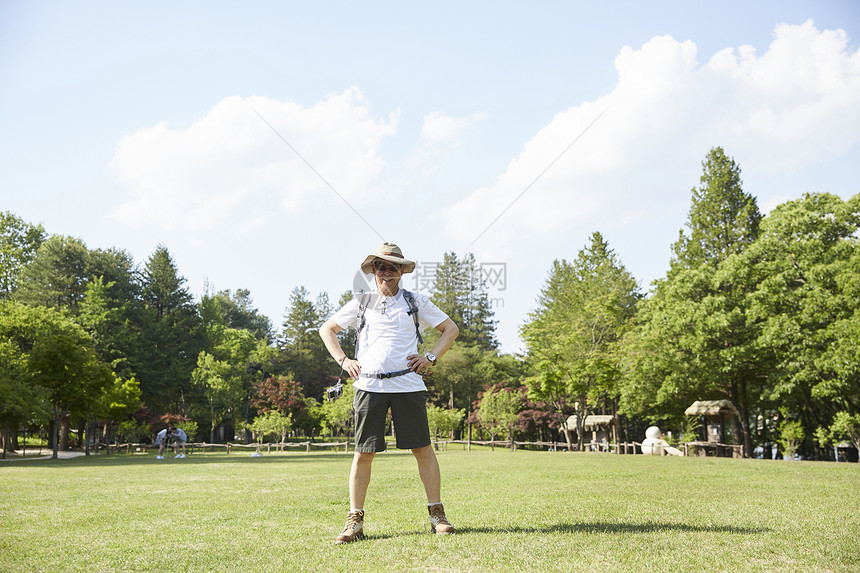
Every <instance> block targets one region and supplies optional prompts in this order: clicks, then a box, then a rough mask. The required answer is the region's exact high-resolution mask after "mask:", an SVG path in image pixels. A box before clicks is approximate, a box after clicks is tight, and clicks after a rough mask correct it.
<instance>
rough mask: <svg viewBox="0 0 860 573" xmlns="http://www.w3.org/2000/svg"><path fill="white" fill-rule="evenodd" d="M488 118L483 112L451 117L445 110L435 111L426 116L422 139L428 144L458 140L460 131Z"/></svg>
mask: <svg viewBox="0 0 860 573" xmlns="http://www.w3.org/2000/svg"><path fill="white" fill-rule="evenodd" d="M486 118H487V116H486V114H483V113H473V114H472V115H470V116H468V117H451V116H450V115H448V114H447V113H445V112H444V111H434V112H431V113H429V114H427V115H425V116H424V125H422V127H421V139H422V140H423V142H424V143H426V144H428V145H440V144H443V143H451V142H456V140H457V137H458V136H459V135H460V132H462V131H463V130H464V129H466V128H467V127H469V126H471V125H473V124H475V123H476V122H478V121H483V120H485V119H486Z"/></svg>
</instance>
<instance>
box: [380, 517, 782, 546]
mask: <svg viewBox="0 0 860 573" xmlns="http://www.w3.org/2000/svg"><path fill="white" fill-rule="evenodd" d="M658 531H680V532H692V533H735V534H739V535H754V534H759V533H765V532H769V531H770V529H768V528H766V527H736V526H733V525H689V524H686V523H661V522H651V523H618V522H611V521H598V522H593V523H556V524H552V525H544V526H536V527H468V526H465V527H457V533H455V534H454V535H470V534H476V533H495V534H504V533H507V534H510V533H528V534H539V533H611V534H615V533H618V534H625V535H628V534H635V533H654V532H658ZM429 534H430V532H429V529H421V530H413V531H404V532H403V533H366V534H365V535H366V537H365V540H367V541H374V540H382V539H393V538H396V537H406V536H410V535H416V536H426V535H429Z"/></svg>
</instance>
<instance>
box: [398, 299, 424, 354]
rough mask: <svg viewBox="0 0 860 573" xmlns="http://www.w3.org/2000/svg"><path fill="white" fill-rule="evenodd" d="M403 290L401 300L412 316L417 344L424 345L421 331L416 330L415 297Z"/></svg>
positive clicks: (416, 308) (416, 306) (416, 311)
mask: <svg viewBox="0 0 860 573" xmlns="http://www.w3.org/2000/svg"><path fill="white" fill-rule="evenodd" d="M402 290H403V298H404V299H405V300H406V304H408V305H409V314H411V315H412V320H413V321H415V336H417V337H418V344H424V339H423V338H422V337H421V330H419V328H418V304H417V303H416V302H415V297H414V296H412V293H411V292H409V291H408V290H406V289H402Z"/></svg>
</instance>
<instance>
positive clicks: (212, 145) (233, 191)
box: [112, 88, 400, 230]
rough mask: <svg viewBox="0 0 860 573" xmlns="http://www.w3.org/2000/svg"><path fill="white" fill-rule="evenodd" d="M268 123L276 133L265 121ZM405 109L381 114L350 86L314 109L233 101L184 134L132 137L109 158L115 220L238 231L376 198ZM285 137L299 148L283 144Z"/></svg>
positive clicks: (163, 127) (164, 130)
mask: <svg viewBox="0 0 860 573" xmlns="http://www.w3.org/2000/svg"><path fill="white" fill-rule="evenodd" d="M255 111H256V112H258V113H259V114H260V116H262V117H263V118H265V120H266V122H268V123H269V124H271V126H272V128H274V130H276V131H277V134H276V133H275V132H274V131H273V130H272V129H271V128H269V127H268V126H267V125H266V123H264V122H263V121H261V119H260V117H258V115H257V114H256V113H255ZM399 113H400V112H399V110H398V111H395V112H392V113H391V114H389V115H388V117H387V118H376V117H373V115H372V114H371V112H370V106H369V103H368V102H367V101H366V100H365V98H364V96H363V95H362V93H361V91H360V90H358V89H357V88H350V89H348V90H346V91H344V92H343V93H341V94H336V95H332V96H330V97H328V98H327V99H326V100H324V101H321V102H319V103H317V104H316V105H314V106H313V107H308V108H306V107H302V106H301V105H299V104H296V103H293V102H282V101H277V100H273V99H268V98H264V97H249V98H241V97H238V96H235V97H229V98H226V99H224V100H222V101H221V102H219V103H218V104H216V105H215V106H214V107H212V109H210V110H209V111H208V112H207V113H206V115H205V116H203V117H201V118H200V119H198V120H196V121H194V122H193V123H192V124H191V125H190V126H188V127H186V128H177V129H171V128H169V127H168V126H167V124H166V123H160V124H158V125H156V126H154V127H150V128H147V129H143V130H141V131H139V132H137V133H134V134H131V135H127V136H126V137H124V138H123V139H122V141H121V142H120V143H119V145H118V146H117V148H116V151H115V154H114V158H113V161H112V168H113V169H114V171H115V173H116V175H117V177H118V181H119V184H120V185H121V188H122V191H123V202H122V204H121V205H120V206H119V207H118V208H117V209H116V210H115V211H114V213H113V216H114V217H116V218H117V219H119V220H120V221H122V222H123V223H125V224H128V225H143V224H156V225H161V226H163V227H166V228H176V227H183V228H187V229H192V230H196V229H212V228H218V227H219V225H221V224H222V223H223V222H224V220H225V219H226V218H227V217H228V216H229V217H230V218H231V222H232V223H233V225H234V226H235V227H236V228H241V227H242V222H243V221H242V219H243V217H238V220H237V214H239V213H243V214H244V220H245V221H246V222H247V221H254V220H256V221H259V220H260V219H261V218H265V217H267V216H269V215H271V213H272V212H273V211H275V212H277V211H286V212H290V211H296V210H298V209H299V208H300V207H301V206H303V205H305V204H306V203H307V202H308V200H309V199H310V198H311V197H314V198H318V197H321V196H323V197H326V198H327V200H331V199H332V198H334V200H337V198H336V196H335V195H334V194H333V193H332V191H331V190H330V189H329V188H328V187H327V186H326V184H325V183H324V182H323V181H322V180H321V179H320V177H319V175H317V174H316V173H314V171H313V170H312V169H311V168H310V167H309V166H308V165H307V164H305V162H304V161H302V159H301V158H299V157H298V156H297V155H296V152H298V153H300V154H301V157H303V158H304V159H305V160H307V162H308V163H309V164H310V165H311V166H313V169H314V170H316V171H317V172H318V173H319V174H320V175H322V177H324V178H325V180H326V181H328V182H329V183H330V184H331V185H332V186H333V187H334V188H335V189H336V190H337V191H338V193H340V194H341V195H342V196H343V197H344V198H346V199H348V200H353V201H361V200H365V199H367V198H369V197H372V196H374V194H375V191H374V190H373V188H372V185H371V184H372V182H374V180H375V179H376V178H377V177H379V175H380V173H381V172H382V170H383V168H384V162H383V160H382V158H381V157H380V155H379V147H380V145H381V143H382V141H383V140H384V139H385V138H386V137H390V136H392V135H394V134H396V132H397V123H398V119H399ZM278 134H280V135H281V136H282V137H283V138H284V139H285V140H286V141H287V142H289V143H290V145H291V146H293V147H294V148H295V150H296V152H294V151H293V150H291V149H290V148H289V147H288V146H287V145H285V144H284V142H283V141H282V140H281V139H280V138H279V136H278Z"/></svg>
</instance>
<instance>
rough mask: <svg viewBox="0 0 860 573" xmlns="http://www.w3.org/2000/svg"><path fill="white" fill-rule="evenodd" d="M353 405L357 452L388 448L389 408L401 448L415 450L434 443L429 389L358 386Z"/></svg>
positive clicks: (398, 444)
mask: <svg viewBox="0 0 860 573" xmlns="http://www.w3.org/2000/svg"><path fill="white" fill-rule="evenodd" d="M352 407H353V409H354V410H355V451H357V452H362V453H372V452H384V451H385V449H386V446H385V417H386V414H388V409H389V408H390V409H391V419H392V420H393V421H394V435H395V436H396V437H397V447H398V448H399V449H401V450H414V449H416V448H423V447H425V446H429V445H430V426H429V425H428V423H427V392H423V391H422V392H402V393H401V392H397V393H381V392H365V391H364V390H356V391H355V398H354V399H353V401H352Z"/></svg>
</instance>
